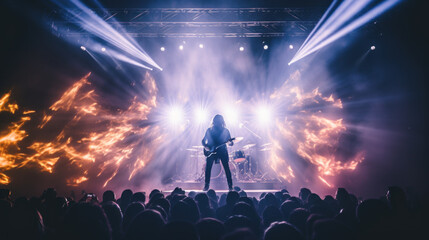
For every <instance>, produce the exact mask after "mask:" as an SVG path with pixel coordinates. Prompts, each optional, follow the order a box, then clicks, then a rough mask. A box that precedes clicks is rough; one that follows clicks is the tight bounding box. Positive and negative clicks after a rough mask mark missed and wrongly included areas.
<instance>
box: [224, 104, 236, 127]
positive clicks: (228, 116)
mask: <svg viewBox="0 0 429 240" xmlns="http://www.w3.org/2000/svg"><path fill="white" fill-rule="evenodd" d="M238 116H239V113H238V111H237V109H235V108H233V107H226V108H225V112H224V113H223V117H224V119H225V122H226V124H227V125H233V126H235V125H236V124H238Z"/></svg>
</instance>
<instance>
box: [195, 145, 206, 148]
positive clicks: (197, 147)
mask: <svg viewBox="0 0 429 240" xmlns="http://www.w3.org/2000/svg"><path fill="white" fill-rule="evenodd" d="M192 148H204V146H199V145H198V146H192Z"/></svg>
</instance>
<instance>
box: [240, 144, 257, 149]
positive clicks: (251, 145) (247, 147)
mask: <svg viewBox="0 0 429 240" xmlns="http://www.w3.org/2000/svg"><path fill="white" fill-rule="evenodd" d="M254 146H256V144H254V143H250V144H247V145H244V146H243V147H242V149H244V150H247V149H249V148H251V147H254Z"/></svg>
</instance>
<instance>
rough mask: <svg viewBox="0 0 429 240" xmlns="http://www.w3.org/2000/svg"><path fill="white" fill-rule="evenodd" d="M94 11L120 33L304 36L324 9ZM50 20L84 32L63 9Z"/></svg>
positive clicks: (73, 32)
mask: <svg viewBox="0 0 429 240" xmlns="http://www.w3.org/2000/svg"><path fill="white" fill-rule="evenodd" d="M93 11H94V13H95V14H97V15H98V16H100V17H101V18H103V19H104V20H105V21H106V22H108V23H109V24H111V25H112V26H113V27H114V28H115V29H117V30H118V31H119V32H123V33H126V34H128V35H130V36H132V37H179V38H180V37H283V36H289V37H305V36H307V35H308V34H309V32H310V31H311V29H312V28H313V27H314V26H315V24H316V23H317V21H318V19H319V18H320V16H321V15H322V13H323V11H324V9H321V8H142V9H136V8H134V9H125V8H124V9H94V10H93ZM74 14H78V15H79V14H80V12H78V11H76V12H74ZM52 19H53V20H52V21H53V26H60V27H61V28H65V29H63V30H66V31H62V32H63V34H64V32H67V33H66V34H67V35H71V36H78V35H85V33H84V31H83V30H82V29H78V28H76V27H75V24H73V22H74V18H73V17H72V16H71V15H70V14H69V13H66V12H65V11H57V12H55V14H53V15H52ZM55 28H57V27H55Z"/></svg>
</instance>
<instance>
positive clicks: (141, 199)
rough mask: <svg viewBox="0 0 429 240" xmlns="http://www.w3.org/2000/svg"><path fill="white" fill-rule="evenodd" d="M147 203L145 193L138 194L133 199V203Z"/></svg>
mask: <svg viewBox="0 0 429 240" xmlns="http://www.w3.org/2000/svg"><path fill="white" fill-rule="evenodd" d="M145 201H146V196H145V194H144V193H143V192H136V193H134V194H133V196H132V197H131V202H142V203H144V202H145Z"/></svg>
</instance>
